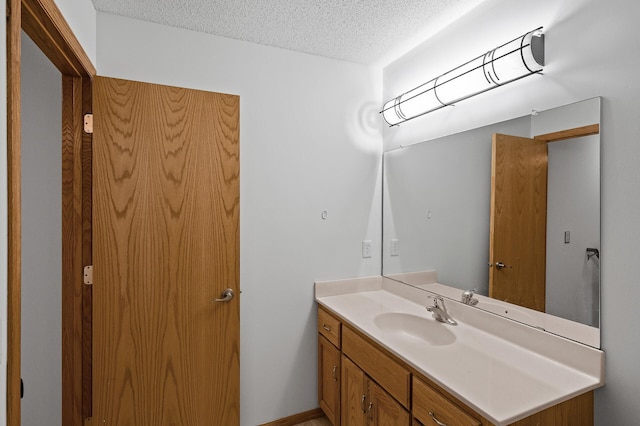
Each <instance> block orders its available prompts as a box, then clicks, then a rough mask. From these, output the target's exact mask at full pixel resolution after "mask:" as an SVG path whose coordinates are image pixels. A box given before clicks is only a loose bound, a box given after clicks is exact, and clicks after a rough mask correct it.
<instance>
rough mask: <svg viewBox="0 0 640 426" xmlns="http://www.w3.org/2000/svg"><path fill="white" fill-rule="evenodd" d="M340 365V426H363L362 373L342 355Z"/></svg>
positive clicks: (364, 389) (365, 390) (363, 396)
mask: <svg viewBox="0 0 640 426" xmlns="http://www.w3.org/2000/svg"><path fill="white" fill-rule="evenodd" d="M340 364H341V369H342V371H341V373H340V387H341V389H340V411H341V413H340V424H341V425H342V426H365V425H366V424H367V417H366V407H365V404H366V400H365V398H366V395H367V389H366V388H367V384H366V381H365V380H366V377H365V374H364V371H362V369H361V368H360V367H358V366H357V365H356V364H355V363H354V362H353V361H351V360H350V359H349V358H347V357H346V356H344V355H342V360H341V361H340Z"/></svg>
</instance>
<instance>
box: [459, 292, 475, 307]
mask: <svg viewBox="0 0 640 426" xmlns="http://www.w3.org/2000/svg"><path fill="white" fill-rule="evenodd" d="M476 291H477V290H475V289H474V290H467V291H465V292H464V293H462V299H460V301H461V302H462V303H464V304H465V305H469V306H476V305H477V304H478V302H479V300H478V299H476V298H474V297H473V295H474V293H475V292H476Z"/></svg>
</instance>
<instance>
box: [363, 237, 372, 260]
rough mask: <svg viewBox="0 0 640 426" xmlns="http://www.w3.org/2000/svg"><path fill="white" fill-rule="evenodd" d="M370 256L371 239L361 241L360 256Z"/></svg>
mask: <svg viewBox="0 0 640 426" xmlns="http://www.w3.org/2000/svg"><path fill="white" fill-rule="evenodd" d="M370 257H371V240H364V241H362V258H363V259H368V258H370Z"/></svg>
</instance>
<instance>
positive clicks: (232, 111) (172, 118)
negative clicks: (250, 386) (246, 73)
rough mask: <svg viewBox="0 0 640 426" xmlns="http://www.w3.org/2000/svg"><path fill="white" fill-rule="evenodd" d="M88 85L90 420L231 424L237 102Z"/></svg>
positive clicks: (171, 90)
mask: <svg viewBox="0 0 640 426" xmlns="http://www.w3.org/2000/svg"><path fill="white" fill-rule="evenodd" d="M93 84H94V86H93V87H94V93H93V96H94V97H93V102H94V135H93V138H94V144H93V145H94V146H93V154H94V156H93V161H94V164H93V165H94V170H93V179H94V192H93V219H94V220H93V231H94V232H93V261H94V262H93V264H94V286H93V301H94V304H93V327H94V336H93V339H94V340H93V355H94V357H93V421H94V422H95V423H96V424H102V422H106V423H107V424H117V425H123V426H124V425H136V426H138V425H177V424H179V425H185V426H187V425H205V424H220V425H230V426H232V425H237V424H239V296H237V297H236V298H234V299H233V300H232V301H231V302H229V303H210V301H211V300H212V299H213V298H216V297H220V295H221V293H222V291H223V290H224V289H225V288H227V287H231V288H233V289H235V291H236V294H238V295H239V287H238V286H239V124H238V120H239V118H238V116H239V98H238V97H236V96H231V95H223V94H216V93H208V92H202V91H196V90H187V89H180V88H175V87H167V86H159V85H153V84H146V83H137V82H131V81H124V80H116V79H110V78H103V77H96V78H95V79H94V83H93Z"/></svg>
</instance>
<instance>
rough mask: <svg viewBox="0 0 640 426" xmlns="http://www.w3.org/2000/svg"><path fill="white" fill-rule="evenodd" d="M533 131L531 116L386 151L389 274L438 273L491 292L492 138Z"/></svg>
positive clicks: (450, 280) (385, 249)
mask: <svg viewBox="0 0 640 426" xmlns="http://www.w3.org/2000/svg"><path fill="white" fill-rule="evenodd" d="M530 131H531V120H530V116H528V115H527V116H524V117H520V118H517V119H514V120H509V121H504V122H501V123H497V124H493V125H490V126H485V127H480V128H477V129H473V130H468V131H465V132H462V133H457V134H455V135H449V136H446V137H443V138H438V139H434V140H432V141H428V142H426V143H420V144H415V145H411V146H408V147H405V148H402V149H396V150H392V151H388V152H385V154H384V155H385V161H384V163H385V170H384V179H385V186H384V191H385V192H384V210H383V214H382V217H383V218H384V223H383V239H382V240H383V244H384V246H383V248H382V252H383V257H382V263H383V267H384V269H383V272H384V274H385V275H387V274H394V273H403V272H418V271H426V270H431V269H435V270H436V272H437V274H438V282H439V283H443V284H447V285H452V286H454V287H457V288H460V289H465V290H471V289H476V290H477V291H478V293H479V294H482V295H485V296H486V295H488V294H489V269H488V268H487V262H488V260H489V221H490V213H491V208H490V199H491V135H492V134H494V133H503V134H508V135H514V136H524V137H528V136H529V134H530ZM427 212H430V217H428V216H427ZM391 239H398V240H399V247H400V254H399V256H391V253H390V248H391V247H390V241H391Z"/></svg>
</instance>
